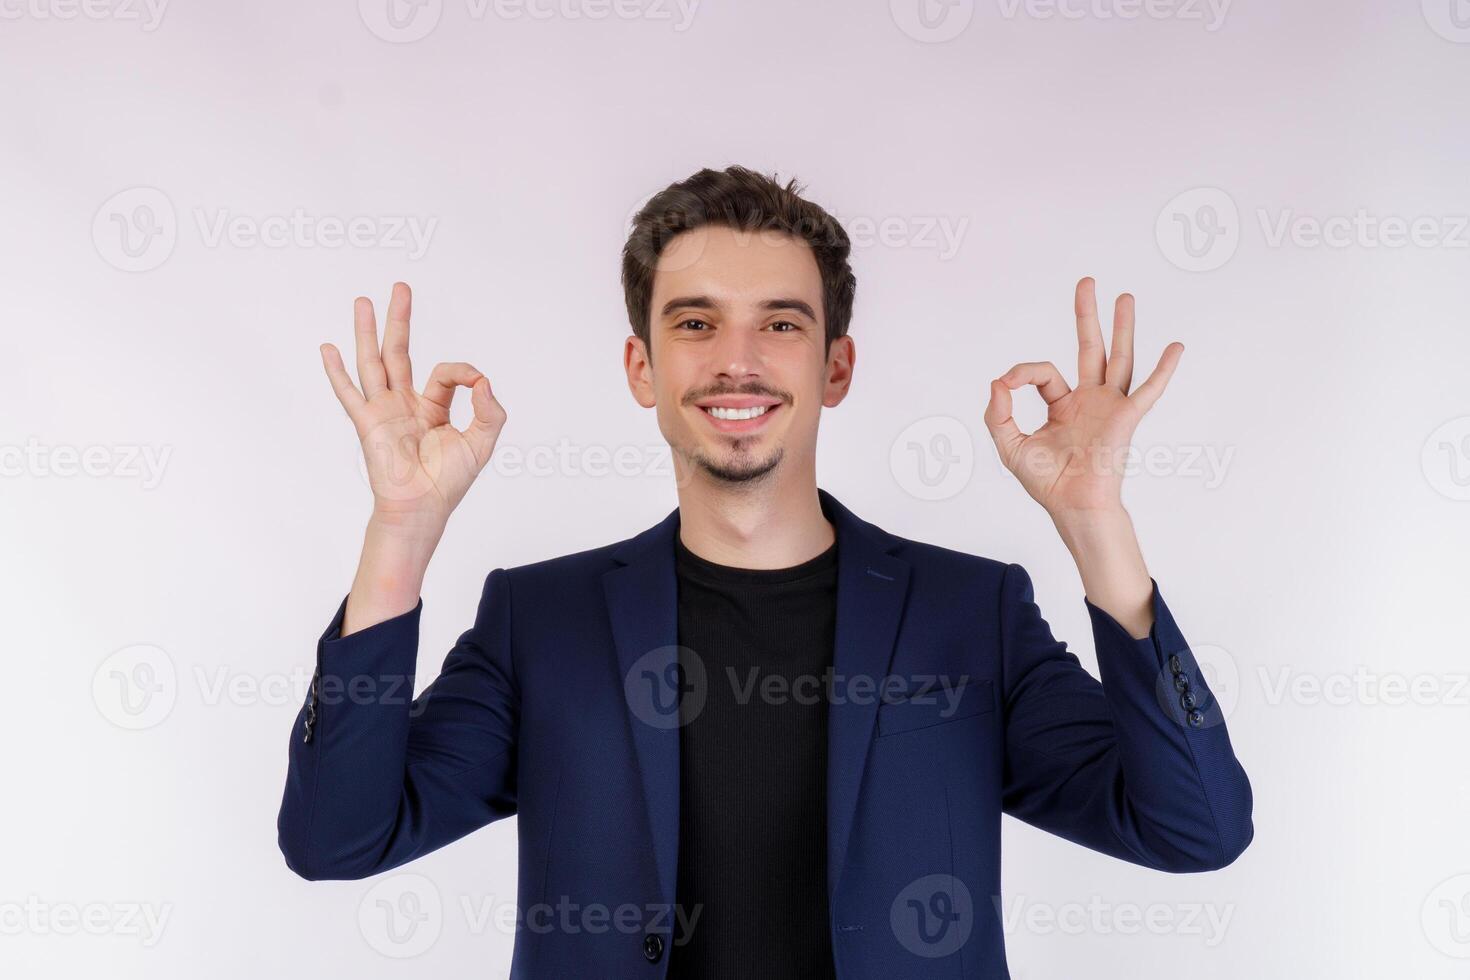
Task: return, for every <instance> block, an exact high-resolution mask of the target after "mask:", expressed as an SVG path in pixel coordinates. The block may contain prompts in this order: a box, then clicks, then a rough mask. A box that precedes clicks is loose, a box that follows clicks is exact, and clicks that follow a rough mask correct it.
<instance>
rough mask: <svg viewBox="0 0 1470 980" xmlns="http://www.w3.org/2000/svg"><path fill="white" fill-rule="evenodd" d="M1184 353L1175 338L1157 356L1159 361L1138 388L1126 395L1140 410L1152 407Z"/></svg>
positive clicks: (1144, 410) (1181, 345)
mask: <svg viewBox="0 0 1470 980" xmlns="http://www.w3.org/2000/svg"><path fill="white" fill-rule="evenodd" d="M1183 354H1184V345H1183V344H1181V343H1179V342H1178V341H1177V340H1176V341H1175V342H1174V343H1172V344H1170V345H1169V346H1168V347H1165V348H1164V353H1163V354H1162V355H1160V356H1159V363H1158V366H1156V367H1155V368H1154V370H1153V373H1152V374H1150V375H1149V376H1148V380H1146V381H1145V382H1144V383H1143V384H1141V385H1139V386H1138V390H1137V391H1135V392H1134V393H1133V394H1131V395H1129V396H1128V397H1129V398H1130V399H1132V400H1133V401H1136V402H1137V403H1138V408H1139V411H1140V412H1147V411H1148V410H1149V409H1150V408H1152V407H1153V404H1154V402H1156V401H1158V400H1159V396H1160V395H1162V394H1163V393H1164V388H1165V387H1166V386H1167V385H1168V384H1169V378H1170V377H1172V376H1173V374H1174V368H1175V366H1176V365H1178V363H1179V358H1180V357H1181V356H1183Z"/></svg>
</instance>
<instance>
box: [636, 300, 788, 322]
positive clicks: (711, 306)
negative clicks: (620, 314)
mask: <svg viewBox="0 0 1470 980" xmlns="http://www.w3.org/2000/svg"><path fill="white" fill-rule="evenodd" d="M760 308H761V309H762V310H766V311H772V310H794V311H796V312H797V313H800V314H802V315H803V316H805V317H806V318H807V319H809V320H811V321H812V322H813V323H815V322H816V320H817V314H816V312H815V311H814V310H813V309H812V307H811V304H810V303H808V302H807V301H806V300H802V299H795V298H789V297H782V298H778V299H768V300H766V301H765V302H764V303H762V304H761V305H760ZM680 309H694V310H715V309H719V304H718V303H716V302H715V301H714V300H712V299H710V298H709V297H708V296H676V297H674V298H673V299H671V300H669V301H668V302H667V303H665V304H664V308H663V310H662V311H660V314H659V315H660V316H668V315H669V314H670V313H673V312H674V311H675V310H680Z"/></svg>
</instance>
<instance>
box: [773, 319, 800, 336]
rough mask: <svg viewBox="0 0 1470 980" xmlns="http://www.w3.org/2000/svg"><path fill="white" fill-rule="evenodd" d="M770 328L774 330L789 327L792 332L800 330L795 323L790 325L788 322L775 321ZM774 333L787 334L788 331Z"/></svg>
mask: <svg viewBox="0 0 1470 980" xmlns="http://www.w3.org/2000/svg"><path fill="white" fill-rule="evenodd" d="M771 327H772V328H773V329H774V328H776V327H790V328H791V329H792V330H800V329H801V327H800V326H798V325H797V324H795V323H792V322H791V321H790V320H777V321H776V322H775V323H773V324H771ZM776 332H777V333H789V332H790V331H788V330H778V331H776Z"/></svg>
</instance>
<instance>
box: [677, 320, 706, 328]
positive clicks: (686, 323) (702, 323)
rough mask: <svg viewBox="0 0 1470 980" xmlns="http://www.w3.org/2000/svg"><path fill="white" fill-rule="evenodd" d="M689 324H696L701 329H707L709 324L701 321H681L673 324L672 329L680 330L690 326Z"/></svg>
mask: <svg viewBox="0 0 1470 980" xmlns="http://www.w3.org/2000/svg"><path fill="white" fill-rule="evenodd" d="M691 323H697V324H699V325H700V326H701V327H707V326H709V324H707V323H705V322H704V321H703V320H681V321H680V322H678V323H676V324H674V327H675V328H676V329H681V330H682V329H683V328H684V327H687V326H689V324H691Z"/></svg>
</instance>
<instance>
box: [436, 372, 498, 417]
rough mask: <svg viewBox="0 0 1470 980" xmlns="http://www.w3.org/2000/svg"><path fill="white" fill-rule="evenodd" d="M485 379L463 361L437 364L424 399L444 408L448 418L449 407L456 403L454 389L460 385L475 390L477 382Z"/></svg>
mask: <svg viewBox="0 0 1470 980" xmlns="http://www.w3.org/2000/svg"><path fill="white" fill-rule="evenodd" d="M483 377H484V375H483V374H481V373H480V372H479V371H477V370H475V369H474V367H472V366H471V365H469V364H466V363H464V362H463V361H454V362H445V363H440V364H435V365H434V370H432V371H430V372H429V380H428V382H427V383H426V384H425V385H424V398H425V400H427V401H430V402H433V403H434V404H435V405H437V406H439V407H440V408H442V409H443V410H444V414H445V416H446V417H447V416H448V414H449V406H450V404H451V403H452V402H453V401H454V389H455V388H456V387H458V386H460V385H463V386H464V387H466V388H473V387H474V386H475V382H476V381H479V380H480V379H481V378H483Z"/></svg>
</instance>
